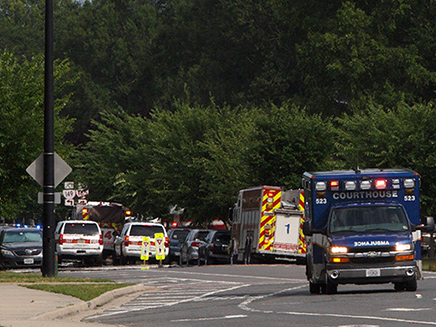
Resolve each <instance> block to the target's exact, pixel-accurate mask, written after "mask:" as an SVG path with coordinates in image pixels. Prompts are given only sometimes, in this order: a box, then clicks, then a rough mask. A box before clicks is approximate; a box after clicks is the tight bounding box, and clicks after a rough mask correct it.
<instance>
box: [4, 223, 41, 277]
mask: <svg viewBox="0 0 436 327" xmlns="http://www.w3.org/2000/svg"><path fill="white" fill-rule="evenodd" d="M41 263H42V232H41V230H40V229H39V228H16V227H6V228H2V229H1V233H0V266H1V268H2V269H8V268H23V267H26V268H27V267H36V268H37V267H41Z"/></svg>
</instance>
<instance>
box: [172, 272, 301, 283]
mask: <svg viewBox="0 0 436 327" xmlns="http://www.w3.org/2000/svg"><path fill="white" fill-rule="evenodd" d="M168 272H169V273H174V274H183V275H204V276H218V277H222V276H225V277H232V278H235V277H236V278H243V279H244V280H245V279H247V278H252V279H261V280H278V281H280V282H283V283H292V282H295V283H301V282H307V280H306V279H297V278H283V277H267V276H246V275H230V274H211V273H199V272H194V271H192V272H191V271H173V270H172V271H168ZM201 281H202V282H205V281H203V280H201ZM215 282H219V281H215ZM225 283H230V282H225Z"/></svg>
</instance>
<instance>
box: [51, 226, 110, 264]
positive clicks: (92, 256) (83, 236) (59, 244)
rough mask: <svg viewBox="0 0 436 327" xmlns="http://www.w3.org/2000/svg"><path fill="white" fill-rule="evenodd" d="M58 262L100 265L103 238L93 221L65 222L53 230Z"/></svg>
mask: <svg viewBox="0 0 436 327" xmlns="http://www.w3.org/2000/svg"><path fill="white" fill-rule="evenodd" d="M55 242H56V252H57V255H58V262H59V263H61V262H62V261H63V260H64V259H75V260H82V261H83V263H85V264H101V263H102V254H103V236H102V233H101V230H100V226H98V224H97V223H96V222H95V221H89V220H87V221H85V220H66V221H61V222H59V223H58V224H57V226H56V230H55Z"/></svg>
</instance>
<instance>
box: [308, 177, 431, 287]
mask: <svg viewBox="0 0 436 327" xmlns="http://www.w3.org/2000/svg"><path fill="white" fill-rule="evenodd" d="M419 184H420V178H419V175H418V173H416V172H414V171H411V170H408V169H365V170H340V171H325V172H306V173H304V175H303V188H304V193H305V223H304V225H303V231H304V234H305V235H306V243H307V254H306V275H307V279H308V281H309V288H310V292H311V293H312V294H316V293H320V292H321V293H327V294H333V293H336V292H337V288H338V285H339V284H377V283H393V284H394V288H395V290H397V291H404V290H406V291H416V289H417V280H418V279H419V278H420V274H421V271H420V270H421V266H422V264H421V247H420V237H421V230H424V229H432V230H433V229H434V219H433V218H432V217H427V221H426V224H425V226H424V225H421V221H420V212H419Z"/></svg>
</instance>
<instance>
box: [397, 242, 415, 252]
mask: <svg viewBox="0 0 436 327" xmlns="http://www.w3.org/2000/svg"><path fill="white" fill-rule="evenodd" d="M411 249H412V244H410V243H406V244H404V243H398V244H397V245H396V246H395V250H396V251H409V250H411Z"/></svg>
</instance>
